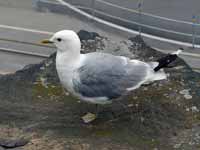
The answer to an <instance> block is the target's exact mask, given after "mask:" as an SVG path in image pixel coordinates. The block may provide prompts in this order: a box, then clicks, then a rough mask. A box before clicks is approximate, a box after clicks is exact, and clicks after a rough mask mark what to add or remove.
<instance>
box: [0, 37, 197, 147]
mask: <svg viewBox="0 0 200 150" xmlns="http://www.w3.org/2000/svg"><path fill="white" fill-rule="evenodd" d="M95 35H98V34H95ZM86 37H88V36H86ZM82 50H83V52H89V51H101V50H102V51H104V52H109V53H113V54H117V55H125V56H129V57H130V58H137V59H140V60H145V61H153V60H157V59H158V58H160V57H162V56H164V54H162V53H160V52H157V51H155V50H154V49H152V48H151V47H149V46H148V45H146V44H145V43H144V41H143V40H142V38H141V37H139V36H138V37H135V38H130V40H127V41H122V42H120V43H116V42H114V41H110V40H109V39H108V38H105V37H100V36H99V35H98V36H96V37H95V36H94V37H93V39H85V40H84V39H82ZM172 65H174V66H176V67H174V68H167V69H165V71H166V73H167V74H168V75H169V76H168V79H167V80H165V81H158V82H154V83H152V84H150V85H145V86H142V87H141V88H139V89H137V90H135V91H133V92H131V93H129V94H128V95H126V96H123V97H122V98H121V99H120V103H123V105H125V106H126V109H125V108H124V107H123V106H122V105H120V104H119V103H117V102H116V103H113V104H111V105H108V106H105V107H101V108H100V109H101V111H100V114H99V118H98V119H97V120H96V121H94V122H92V123H90V124H84V123H83V122H82V120H81V116H83V115H84V114H85V113H87V112H88V111H95V106H94V105H92V104H86V103H84V102H81V101H80V100H79V99H76V98H74V97H73V96H71V95H69V93H67V91H65V90H64V89H63V88H62V86H61V85H60V82H59V79H58V77H57V73H56V70H55V54H53V55H52V56H51V57H50V58H48V59H47V60H45V61H43V62H41V63H40V64H35V65H29V66H27V67H25V68H24V69H23V70H20V71H17V72H16V73H15V74H10V75H5V76H1V77H0V101H1V105H0V118H1V120H0V125H1V126H0V129H1V130H2V134H4V132H5V135H6V133H7V131H8V130H12V129H13V128H14V129H15V128H17V130H16V132H19V131H20V134H24V136H28V137H31V141H32V144H28V145H26V146H25V147H24V148H25V149H41V150H44V149H52V150H53V149H55V150H66V149H74V150H75V149H76V150H79V149H81V150H82V149H83V150H102V149H104V150H107V149H108V150H109V149H127V150H129V149H130V150H146V149H148V150H151V149H152V150H153V149H156V148H157V149H162V150H172V149H182V148H184V147H187V148H188V149H195V148H198V147H199V146H200V145H199V144H198V142H199V141H198V138H197V137H194V139H192V138H189V137H192V135H191V134H193V133H191V132H189V130H191V129H192V128H193V129H194V128H195V131H196V132H200V130H198V126H197V125H198V124H199V123H200V119H199V118H200V115H199V109H200V103H199V97H200V90H199V89H200V74H198V73H196V72H193V71H192V69H191V68H190V67H189V66H188V65H187V64H186V63H185V62H184V61H183V60H182V59H177V61H175V62H174V63H173V64H172ZM18 130H19V131H18ZM14 133H15V132H13V133H12V134H14ZM12 134H10V135H12ZM183 134H184V135H185V134H187V136H186V135H185V136H182V135H183ZM12 136H14V135H12ZM183 137H184V138H183ZM190 140H195V143H192V144H191V143H190V142H191V141H190Z"/></svg>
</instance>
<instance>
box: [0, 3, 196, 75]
mask: <svg viewBox="0 0 200 150" xmlns="http://www.w3.org/2000/svg"><path fill="white" fill-rule="evenodd" d="M0 20H1V21H0V39H4V40H0V47H2V48H11V49H17V50H22V51H27V52H36V53H41V54H45V55H48V54H49V55H50V54H51V53H53V52H54V51H55V49H54V48H46V47H41V46H37V45H30V44H29V45H26V44H21V43H15V42H9V41H5V39H10V40H16V41H24V42H28V43H36V44H38V43H39V41H40V40H41V39H44V38H49V37H50V36H51V34H52V33H53V32H56V31H59V30H62V29H71V30H75V31H79V30H81V29H85V30H88V31H93V32H98V33H99V34H101V35H103V36H106V37H109V38H110V39H111V40H114V41H120V40H124V39H127V38H128V37H130V35H126V34H118V33H115V32H112V31H107V30H104V29H101V28H98V27H97V26H96V25H95V24H93V23H92V22H87V21H83V20H80V19H78V18H75V17H74V16H69V15H67V14H66V15H61V14H56V13H50V12H37V11H35V10H34V9H32V0H8V1H5V0H0ZM132 36H134V35H132ZM146 42H147V43H148V44H149V45H153V44H152V43H154V42H152V41H151V40H147V41H146ZM154 45H155V44H154ZM159 45H162V44H161V43H158V44H156V46H158V47H159ZM161 47H162V46H161ZM169 47H170V46H169ZM165 49H168V47H166V46H165ZM169 49H171V50H175V49H176V48H174V46H173V45H171V47H170V48H169ZM0 55H1V56H0V64H1V65H0V73H7V72H14V71H16V70H18V69H21V68H23V67H24V66H25V65H28V64H32V63H38V62H40V61H42V60H43V59H44V58H37V57H34V56H27V55H26V56H25V55H16V54H13V53H7V52H6V53H5V52H0ZM189 60H191V59H189ZM196 60H198V59H196ZM196 64H200V63H198V62H196V63H195V65H196ZM198 67H199V66H198ZM199 68H200V67H199Z"/></svg>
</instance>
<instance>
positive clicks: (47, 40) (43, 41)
mask: <svg viewBox="0 0 200 150" xmlns="http://www.w3.org/2000/svg"><path fill="white" fill-rule="evenodd" d="M40 43H41V44H52V43H53V42H52V41H50V40H49V39H44V40H42V41H41V42H40Z"/></svg>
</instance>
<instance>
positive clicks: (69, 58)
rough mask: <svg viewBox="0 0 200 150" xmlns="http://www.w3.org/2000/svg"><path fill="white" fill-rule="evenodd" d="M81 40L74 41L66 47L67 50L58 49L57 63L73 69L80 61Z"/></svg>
mask: <svg viewBox="0 0 200 150" xmlns="http://www.w3.org/2000/svg"><path fill="white" fill-rule="evenodd" d="M80 49H81V44H80V41H74V42H72V43H71V44H68V45H67V46H66V47H65V50H58V51H57V56H56V65H57V66H65V67H67V68H69V69H70V68H71V69H73V68H74V67H76V66H77V65H78V63H79V62H80V56H81V54H80Z"/></svg>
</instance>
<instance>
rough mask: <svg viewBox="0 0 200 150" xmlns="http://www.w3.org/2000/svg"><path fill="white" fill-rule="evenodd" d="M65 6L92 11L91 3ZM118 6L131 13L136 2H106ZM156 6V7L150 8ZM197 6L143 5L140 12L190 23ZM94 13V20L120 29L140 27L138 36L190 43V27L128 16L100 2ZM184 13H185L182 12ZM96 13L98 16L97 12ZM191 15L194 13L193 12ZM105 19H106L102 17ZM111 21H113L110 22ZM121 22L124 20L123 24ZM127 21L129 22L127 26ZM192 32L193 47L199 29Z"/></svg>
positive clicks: (79, 1) (190, 3)
mask: <svg viewBox="0 0 200 150" xmlns="http://www.w3.org/2000/svg"><path fill="white" fill-rule="evenodd" d="M65 1H67V2H72V4H74V5H76V6H77V7H78V6H84V7H89V8H90V7H92V0H84V1H82V0H74V1H71V0H65ZM107 1H108V2H110V3H113V4H115V5H118V6H122V7H126V8H129V9H131V10H138V8H137V5H138V0H133V1H129V0H125V1H122V0H107ZM153 4H156V5H153ZM199 4H200V2H198V1H197V0H192V1H186V0H185V1H184V2H182V1H181V2H179V1H178V0H175V1H159V0H156V1H153V0H150V1H147V0H146V1H145V0H144V4H143V7H142V12H147V13H151V14H153V15H158V16H162V17H168V18H170V19H176V20H182V21H189V22H192V16H193V14H196V15H198V13H197V12H198V11H199V8H198V5H199ZM81 9H83V10H84V11H87V12H90V10H88V9H85V8H81ZM95 9H96V10H97V12H96V13H95V15H96V16H98V17H100V18H103V19H105V20H109V21H111V22H113V23H116V24H119V25H122V26H124V27H127V28H130V29H134V30H139V25H138V24H141V25H140V26H141V27H142V32H144V33H149V34H152V35H156V36H160V37H165V38H169V39H173V40H179V41H183V42H190V43H192V34H193V32H194V31H193V25H192V24H188V23H183V22H181V23H180V22H176V21H171V20H165V19H162V18H157V17H152V16H149V15H147V14H143V13H142V14H141V17H139V16H140V15H139V14H138V13H137V12H130V11H128V10H123V9H121V8H117V7H113V6H111V5H108V4H105V3H103V2H101V1H98V0H96V2H95ZM186 10H187V11H186ZM98 11H100V12H98ZM193 11H194V12H193ZM104 13H106V14H109V15H111V16H109V15H106V14H104ZM113 17H114V18H113ZM115 17H120V18H121V19H123V20H120V19H119V18H115ZM124 19H125V20H124ZM129 21H131V22H129ZM195 30H196V31H195V32H196V43H200V37H199V35H200V25H196V26H195Z"/></svg>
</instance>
